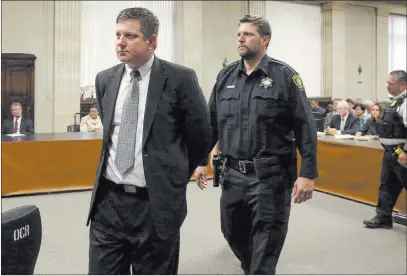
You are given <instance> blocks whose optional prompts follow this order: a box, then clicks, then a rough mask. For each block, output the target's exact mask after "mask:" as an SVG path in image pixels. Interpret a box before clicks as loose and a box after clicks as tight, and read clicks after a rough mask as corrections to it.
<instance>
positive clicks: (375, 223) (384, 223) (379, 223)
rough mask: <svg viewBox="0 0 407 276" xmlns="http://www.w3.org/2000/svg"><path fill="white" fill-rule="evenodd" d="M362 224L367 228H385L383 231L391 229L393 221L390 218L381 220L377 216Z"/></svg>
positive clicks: (381, 218)
mask: <svg viewBox="0 0 407 276" xmlns="http://www.w3.org/2000/svg"><path fill="white" fill-rule="evenodd" d="M363 223H364V224H365V225H366V226H367V227H368V228H375V229H376V228H385V229H391V228H393V221H392V220H391V218H383V217H379V216H375V217H374V218H372V219H370V220H364V221H363Z"/></svg>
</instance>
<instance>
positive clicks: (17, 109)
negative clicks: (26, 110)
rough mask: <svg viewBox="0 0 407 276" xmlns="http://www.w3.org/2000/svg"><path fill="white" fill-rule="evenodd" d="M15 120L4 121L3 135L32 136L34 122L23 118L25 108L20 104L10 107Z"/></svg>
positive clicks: (16, 103)
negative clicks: (18, 134)
mask: <svg viewBox="0 0 407 276" xmlns="http://www.w3.org/2000/svg"><path fill="white" fill-rule="evenodd" d="M10 110H11V114H12V115H13V118H11V119H5V120H4V121H3V125H2V129H1V133H2V134H17V133H20V134H31V133H34V126H33V122H32V121H31V120H29V119H24V118H23V108H22V106H21V104H20V103H18V102H15V103H13V104H12V105H11V107H10Z"/></svg>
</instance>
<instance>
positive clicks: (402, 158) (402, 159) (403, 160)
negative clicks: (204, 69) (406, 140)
mask: <svg viewBox="0 0 407 276" xmlns="http://www.w3.org/2000/svg"><path fill="white" fill-rule="evenodd" d="M397 162H399V164H400V165H402V166H407V154H406V153H405V152H404V151H403V152H402V153H400V155H399V158H398V159H397Z"/></svg>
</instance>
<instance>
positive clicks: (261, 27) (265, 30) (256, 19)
mask: <svg viewBox="0 0 407 276" xmlns="http://www.w3.org/2000/svg"><path fill="white" fill-rule="evenodd" d="M241 23H253V24H254V25H255V26H257V31H258V32H259V34H260V35H261V36H262V37H263V36H269V37H271V27H270V24H269V22H268V21H267V19H265V18H263V17H260V16H256V15H250V14H246V15H245V16H243V17H242V18H241V19H240V20H239V25H240V24H241Z"/></svg>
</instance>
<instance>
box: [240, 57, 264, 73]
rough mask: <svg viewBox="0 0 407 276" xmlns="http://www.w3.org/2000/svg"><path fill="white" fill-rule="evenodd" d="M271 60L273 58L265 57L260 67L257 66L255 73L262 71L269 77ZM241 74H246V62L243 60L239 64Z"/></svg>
mask: <svg viewBox="0 0 407 276" xmlns="http://www.w3.org/2000/svg"><path fill="white" fill-rule="evenodd" d="M270 60H271V57H269V56H268V55H267V54H265V55H264V57H263V58H262V59H261V61H260V63H259V65H257V67H256V69H254V70H253V72H256V71H259V70H261V71H262V72H263V73H264V74H265V75H267V76H268V74H269V73H268V71H269V69H268V67H269V61H270ZM239 72H244V73H246V68H245V67H244V61H243V59H241V60H240V63H239Z"/></svg>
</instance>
